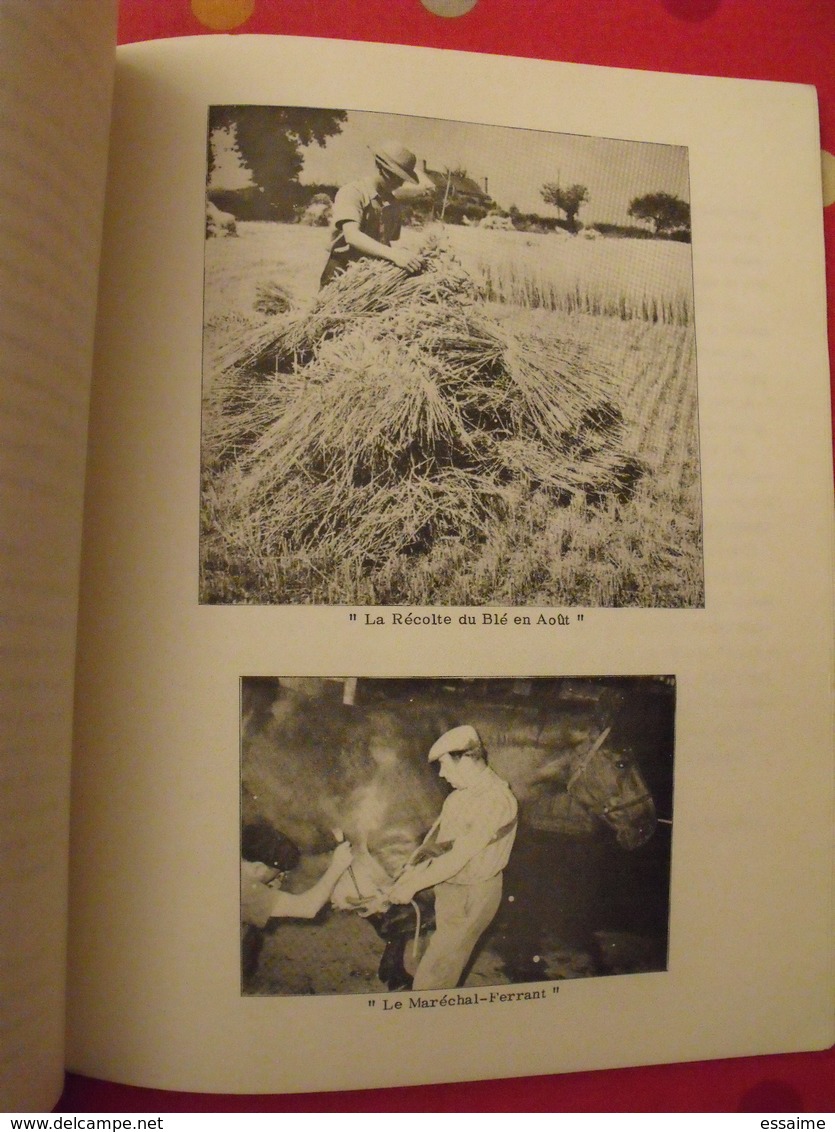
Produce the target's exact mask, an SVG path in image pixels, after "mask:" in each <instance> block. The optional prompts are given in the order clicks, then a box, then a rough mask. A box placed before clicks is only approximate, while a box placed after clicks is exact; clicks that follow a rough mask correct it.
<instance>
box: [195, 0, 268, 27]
mask: <svg viewBox="0 0 835 1132" xmlns="http://www.w3.org/2000/svg"><path fill="white" fill-rule="evenodd" d="M254 8H255V0H191V10H192V12H193V13H194V15H195V16H196V18H197V19H198V20H199V21H200V23H201V24H203V25H204V27H207V28H211V29H212V31H231V30H232V28H237V27H240V26H241V24H244V23H246V21H247V20H248V19H249V17H250V16H251V15H252V12H253V9H254Z"/></svg>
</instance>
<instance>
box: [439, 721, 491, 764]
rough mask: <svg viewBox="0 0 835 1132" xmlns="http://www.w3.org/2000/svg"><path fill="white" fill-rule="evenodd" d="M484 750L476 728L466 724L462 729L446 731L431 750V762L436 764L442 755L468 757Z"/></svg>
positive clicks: (454, 728) (455, 728) (456, 728)
mask: <svg viewBox="0 0 835 1132" xmlns="http://www.w3.org/2000/svg"><path fill="white" fill-rule="evenodd" d="M481 750H483V748H482V745H481V739H480V738H479V734H478V732H477V731H476V729H475V728H474V727H471V726H470V725H469V723H465V724H464V725H463V726H462V727H453V728H452V730H451V731H445V732H444V733H443V735H442V736H441V737H440V739H436V740H435V742H434V743H433V744H432V746H431V747H430V748H429V761H430V762H431V763H434V762H436V761H437V760H438V759H439V758H440V757H441V755H466V754H469V752H470V751H481Z"/></svg>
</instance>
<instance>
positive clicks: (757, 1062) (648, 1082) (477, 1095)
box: [56, 0, 835, 1113]
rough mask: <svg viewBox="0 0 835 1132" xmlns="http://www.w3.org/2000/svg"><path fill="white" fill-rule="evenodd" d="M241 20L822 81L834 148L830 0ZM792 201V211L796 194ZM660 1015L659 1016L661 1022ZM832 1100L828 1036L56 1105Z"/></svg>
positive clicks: (148, 15)
mask: <svg viewBox="0 0 835 1132" xmlns="http://www.w3.org/2000/svg"><path fill="white" fill-rule="evenodd" d="M209 31H210V29H208V28H207V27H205V25H203V24H202V23H201V22H200V21H199V20H198V19H197V18H196V16H195V15H194V14H193V12H192V7H191V3H190V0H121V2H120V20H119V41H120V43H132V42H135V41H137V40H143V39H158V38H163V37H169V36H179V35H200V34H204V33H205V34H208V33H209ZM235 31H237V32H243V33H254V34H281V35H304V36H325V37H329V38H335V39H358V40H370V41H376V42H384V43H403V44H415V45H419V46H425V47H441V48H452V49H457V50H464V51H479V52H488V53H493V54H505V55H518V56H526V57H532V58H545V59H555V60H561V61H564V62H577V63H593V64H601V65H604V66H611V67H629V68H633V69H634V68H638V69H643V70H653V71H680V72H691V73H694V74H703V75H727V76H733V77H737V78H752V79H770V80H778V81H785V82H799V83H808V84H811V85H813V86H815V87H817V91H818V98H819V103H820V116H821V145H822V147H823V148H824V149H825V150H828V152H829V153H830V154H833V155H835V0H768V3H763V0H610V2H609V3H602V4H601V3H599V2H593V0H522V2H520V0H478V2H477V3H476V5H475V7H474V8H473V9H472V11H471V12H470V13H468V14H467V15H464V16H460V17H456V18H448V19H445V18H441V17H438V16H435V15H432V14H431V13H430V12H428V11H427V10H426V9H425V8H424V7H423V6H422V4H421V3H420V0H292V3H277V2H276V0H255V2H254V10H253V13H252V15H251V16H250V18H249V19H248V20H246V22H245V23H243V24H241V25H240V26H239V27H238V28H236V29H235ZM233 34H234V32H233ZM833 175H834V176H835V174H833ZM832 195H835V190H833V194H832ZM787 207H788V209H789V213H790V202H788V204H787ZM824 232H825V239H826V268H827V271H826V274H827V289H828V312H829V341H830V359H831V360H833V361H835V353H833V343H835V204H831V205H829V206H828V207H827V208H825V209H824ZM832 368H833V371H835V365H833V367H832ZM658 1025H659V1026H661V1027H663V1025H664V1019H663V1018H659V1019H658ZM833 1102H835V1048H833V1049H830V1050H826V1051H822V1052H814V1053H807V1054H786V1055H778V1056H768V1057H745V1058H734V1059H730V1060H725V1061H712V1062H708V1061H702V1062H692V1063H689V1064H686V1065H666V1066H652V1067H645V1068H639V1069H614V1070H606V1071H601V1072H594V1073H571V1074H556V1075H552V1076H547V1077H526V1078H517V1079H515V1080H508V1081H482V1082H474V1083H469V1084H457V1085H434V1086H424V1087H421V1088H407V1089H382V1090H374V1091H361V1092H347V1093H346V1092H342V1093H320V1094H294V1095H282V1096H276V1095H261V1096H230V1095H207V1094H191V1093H172V1092H163V1091H160V1090H154V1089H138V1088H132V1087H129V1086H125V1085H115V1084H111V1083H108V1082H104V1081H96V1080H93V1079H91V1078H86V1077H80V1076H77V1075H74V1074H70V1075H69V1076H68V1078H67V1084H66V1089H65V1092H64V1096H63V1098H62V1100H61V1102H60V1104H59V1105H58V1107H57V1109H56V1111H57V1112H157V1111H158V1112H330V1111H333V1112H386V1111H404V1112H455V1111H460V1112H737V1111H740V1112H786V1113H788V1112H796V1113H798V1112H814V1111H817V1112H832V1111H833V1110H835V1103H833Z"/></svg>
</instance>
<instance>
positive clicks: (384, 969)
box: [377, 932, 412, 991]
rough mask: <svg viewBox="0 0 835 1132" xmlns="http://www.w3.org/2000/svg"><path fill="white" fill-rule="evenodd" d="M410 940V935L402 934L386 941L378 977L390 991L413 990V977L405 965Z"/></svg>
mask: <svg viewBox="0 0 835 1132" xmlns="http://www.w3.org/2000/svg"><path fill="white" fill-rule="evenodd" d="M408 939H409V936H408V935H406V934H404V933H402V932H400V933H398V934H396V935H392V936H390V937H389V938H388V939H387V940H386V946H385V947H384V949H383V954H382V956H381V958H380V968H379V971H378V972H377V977H378V978H379V980H380V982H381V983H385V984H386V986H387V987H388V989H389V990H390V991H397V990H411V989H412V976H411V975H410V974H409V972H408V971H407V970H406V965H405V963H404V958H405V955H406V943H407V941H408Z"/></svg>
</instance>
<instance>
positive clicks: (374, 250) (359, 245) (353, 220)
mask: <svg viewBox="0 0 835 1132" xmlns="http://www.w3.org/2000/svg"><path fill="white" fill-rule="evenodd" d="M416 164H417V159H416V158H415V155H414V154H413V153H412V152H411V150H409V149H406V147H405V146H404V145H401V144H400V143H399V142H396V141H391V142H385V143H384V144H383V145H381V146H379V147H378V149H377V150H376V152H375V153H374V172H373V173H372V174H371V175H370V176H368V177H365V178H363V179H361V180H358V181H351V182H350V183H349V184H347V185H343V186H342V188H341V189H340V190H339V191H338V192H337V194H336V198H335V200H334V202H333V213H332V223H333V235H332V239H331V249H330V255H329V256H328V262H327V263H326V264H325V270H324V271H323V272H322V278H321V280H320V286H321V287H324V286H325V284H326V283H329V282H330V281H331V280H332V279H334V278H335V277H336V276H337V275H341V274H342V273H343V272H344V271H345V269H346V268H347V266H348V264H349V263H353V262H354V261H355V260H358V259H362V258H363V257H364V256H371V257H372V258H375V259H384V260H388V262H389V263H393V264H395V265H396V266H397V267H401V268H403V270H404V271H408V272H410V273H412V274H415V273H417V272H418V271H420V267H421V260H420V256H418V255H416V254H415V253H413V252H409V251H404V250H403V249H402V248H395V247H392V244H393V243H394V241H395V240H398V239H399V238H400V223H401V214H400V205H399V204H398V202H397V200H396V199H395V196H394V193H395V191H396V190H397V189H399V188H400V186H401V185H403V184H405V183H406V182H410V183H412V184H415V185H417V184H419V183H420V179H419V178H418V176H417V175H416V173H415V165H416Z"/></svg>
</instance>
